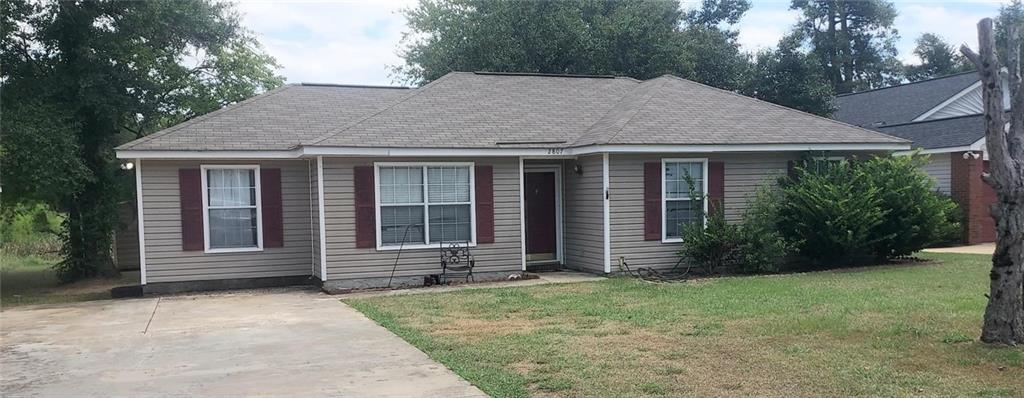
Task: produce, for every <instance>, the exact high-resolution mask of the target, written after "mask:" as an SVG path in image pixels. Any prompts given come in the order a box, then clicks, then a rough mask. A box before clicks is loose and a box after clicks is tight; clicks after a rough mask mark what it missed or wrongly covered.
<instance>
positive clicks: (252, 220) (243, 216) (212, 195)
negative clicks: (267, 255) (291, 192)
mask: <svg viewBox="0 0 1024 398" xmlns="http://www.w3.org/2000/svg"><path fill="white" fill-rule="evenodd" d="M202 171H203V218H204V220H203V221H204V224H205V226H206V230H205V231H204V232H205V236H206V242H205V243H206V251H208V252H218V251H225V252H227V251H247V250H260V249H262V247H263V239H262V238H263V237H262V236H261V233H262V231H261V224H262V223H261V221H262V220H260V216H261V215H260V186H259V174H260V170H259V167H258V166H203V167H202Z"/></svg>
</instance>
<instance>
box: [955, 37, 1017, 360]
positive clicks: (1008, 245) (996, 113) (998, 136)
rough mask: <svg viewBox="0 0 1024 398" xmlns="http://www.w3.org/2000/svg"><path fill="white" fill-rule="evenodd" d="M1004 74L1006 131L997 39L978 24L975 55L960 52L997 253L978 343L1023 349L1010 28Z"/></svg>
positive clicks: (1014, 39)
mask: <svg viewBox="0 0 1024 398" xmlns="http://www.w3.org/2000/svg"><path fill="white" fill-rule="evenodd" d="M1009 36H1010V37H1009V40H1008V45H1007V47H1008V48H1007V51H1006V64H1007V65H1006V69H1007V71H1006V72H1007V75H1006V79H1007V85H1008V86H1009V89H1010V95H1011V109H1010V123H1009V124H1010V125H1009V128H1007V127H1005V126H1006V115H1005V112H1004V109H1003V87H1002V86H1003V85H1002V83H1001V80H1002V79H1001V78H1000V70H1002V66H1001V63H1000V62H999V59H998V56H997V55H996V50H995V47H996V45H995V42H996V41H995V34H994V33H993V28H992V20H991V19H989V18H986V19H983V20H981V22H979V23H978V41H979V46H978V50H979V53H975V52H974V51H972V50H971V49H970V48H968V47H967V46H963V47H961V49H960V51H961V52H962V53H963V54H964V55H965V56H967V58H968V59H970V60H971V62H973V63H974V65H975V67H976V68H977V69H978V74H979V75H980V76H981V81H982V98H983V101H984V107H985V124H986V126H985V141H986V145H987V150H988V154H989V159H990V160H989V173H986V174H984V175H983V176H982V179H983V180H984V181H985V183H987V184H989V185H990V186H992V188H994V189H995V191H996V197H997V201H996V203H995V204H993V205H992V208H991V213H992V217H993V218H994V219H995V221H996V251H995V254H993V256H992V272H991V273H990V274H989V276H990V278H991V284H990V286H989V289H990V291H989V299H988V306H987V307H986V308H985V320H984V325H983V326H982V331H981V341H984V342H986V343H994V344H1008V345H1016V344H1024V145H1022V144H1021V142H1024V141H1022V140H1024V89H1022V87H1021V69H1020V46H1019V41H1020V32H1019V30H1018V29H1017V27H1010V35H1009Z"/></svg>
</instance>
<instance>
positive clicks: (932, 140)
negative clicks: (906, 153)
mask: <svg viewBox="0 0 1024 398" xmlns="http://www.w3.org/2000/svg"><path fill="white" fill-rule="evenodd" d="M878 131H881V132H883V133H886V134H889V135H892V136H896V137H900V138H905V139H908V140H910V141H913V142H914V148H923V149H938V148H951V147H964V146H970V145H971V144H973V143H975V142H977V141H978V140H980V139H981V138H983V137H984V136H985V115H968V116H960V117H954V118H948V119H937V120H924V121H920V122H913V123H904V124H895V125H890V126H882V127H879V128H878Z"/></svg>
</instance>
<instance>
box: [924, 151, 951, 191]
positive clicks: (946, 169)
mask: <svg viewBox="0 0 1024 398" xmlns="http://www.w3.org/2000/svg"><path fill="white" fill-rule="evenodd" d="M952 157H953V155H952V154H949V153H936V154H933V155H931V158H930V159H929V160H928V164H925V165H924V167H922V168H921V169H922V170H924V172H925V173H927V174H928V175H929V176H931V177H932V179H934V180H935V186H936V188H937V189H938V190H939V192H942V193H944V194H946V195H949V193H950V186H951V185H950V184H951V183H950V179H951V175H952V166H953V165H952V163H951V159H952Z"/></svg>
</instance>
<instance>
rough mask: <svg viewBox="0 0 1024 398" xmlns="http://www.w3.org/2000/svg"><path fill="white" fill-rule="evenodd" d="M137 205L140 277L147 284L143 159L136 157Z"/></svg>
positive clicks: (143, 283)
mask: <svg viewBox="0 0 1024 398" xmlns="http://www.w3.org/2000/svg"><path fill="white" fill-rule="evenodd" d="M135 207H136V209H135V210H136V211H137V212H138V215H137V216H136V217H137V218H138V219H139V220H138V221H139V279H140V280H141V282H142V283H141V284H142V285H145V284H146V225H145V222H144V221H143V220H142V215H143V213H144V212H143V211H142V159H135Z"/></svg>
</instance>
